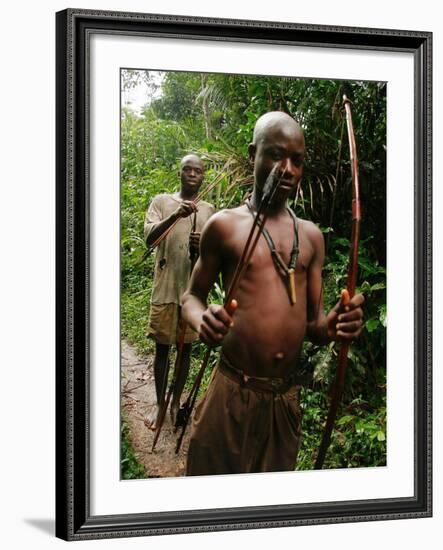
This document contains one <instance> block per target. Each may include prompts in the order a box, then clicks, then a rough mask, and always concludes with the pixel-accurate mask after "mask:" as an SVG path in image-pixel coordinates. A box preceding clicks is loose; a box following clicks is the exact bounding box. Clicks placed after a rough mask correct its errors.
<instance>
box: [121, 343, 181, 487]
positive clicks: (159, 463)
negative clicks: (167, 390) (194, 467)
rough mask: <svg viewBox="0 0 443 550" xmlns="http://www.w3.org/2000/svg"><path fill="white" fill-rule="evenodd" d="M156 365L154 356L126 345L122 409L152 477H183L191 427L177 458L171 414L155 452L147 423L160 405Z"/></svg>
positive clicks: (138, 455) (135, 447)
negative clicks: (157, 395)
mask: <svg viewBox="0 0 443 550" xmlns="http://www.w3.org/2000/svg"><path fill="white" fill-rule="evenodd" d="M152 363H153V357H152V356H145V357H141V356H139V355H137V353H136V351H135V349H134V348H133V347H132V346H131V345H130V344H128V343H127V342H125V341H123V342H122V377H121V389H122V394H121V396H122V409H123V410H124V411H125V412H126V414H127V419H128V423H129V429H130V434H131V435H130V437H131V443H132V446H133V449H134V451H135V453H136V455H137V458H138V460H139V462H140V463H141V464H143V465H144V466H145V468H146V471H147V472H148V475H149V477H172V476H182V475H184V471H185V462H186V454H187V450H188V445H189V431H190V430H189V428H190V426H188V428H187V430H186V434H185V437H184V439H183V442H182V446H181V449H180V452H179V454H178V455H176V454H175V445H176V442H177V434H175V433H174V432H173V427H172V424H171V420H170V417H169V411H168V414H167V415H166V418H165V422H164V424H163V428H162V431H161V434H160V437H159V440H158V441H157V444H156V447H155V450H154V452H153V453H152V452H151V447H152V442H153V440H154V432H153V431H152V430H150V429H148V428H147V427H146V425H145V422H146V419H147V417H148V415H149V414H150V412H151V411H152V410H153V409H154V408H155V404H156V397H155V386H154V372H153V368H152ZM182 399H183V398H182Z"/></svg>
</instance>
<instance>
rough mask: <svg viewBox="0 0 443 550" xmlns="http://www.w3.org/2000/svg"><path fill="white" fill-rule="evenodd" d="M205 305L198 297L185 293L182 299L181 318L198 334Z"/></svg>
mask: <svg viewBox="0 0 443 550" xmlns="http://www.w3.org/2000/svg"><path fill="white" fill-rule="evenodd" d="M206 308H207V304H206V303H205V302H204V301H203V300H202V299H200V298H199V297H198V296H195V295H194V294H191V293H190V292H185V293H184V294H183V297H182V311H181V314H182V317H183V319H184V320H185V321H186V322H187V323H188V324H189V325H190V326H191V327H192V328H193V329H194V330H195V331H196V332H200V325H201V322H202V316H203V313H204V312H205V311H206Z"/></svg>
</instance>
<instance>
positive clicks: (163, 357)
mask: <svg viewBox="0 0 443 550" xmlns="http://www.w3.org/2000/svg"><path fill="white" fill-rule="evenodd" d="M168 371H169V346H168V345H167V344H158V343H156V344H155V357H154V380H155V393H156V395H157V406H156V407H155V409H154V410H153V411H152V412H151V414H150V415H149V416H148V419H147V426H148V428H150V429H151V430H155V427H156V421H157V417H158V413H159V411H160V405H161V404H162V403H163V401H164V399H165V393H166V386H167V384H168Z"/></svg>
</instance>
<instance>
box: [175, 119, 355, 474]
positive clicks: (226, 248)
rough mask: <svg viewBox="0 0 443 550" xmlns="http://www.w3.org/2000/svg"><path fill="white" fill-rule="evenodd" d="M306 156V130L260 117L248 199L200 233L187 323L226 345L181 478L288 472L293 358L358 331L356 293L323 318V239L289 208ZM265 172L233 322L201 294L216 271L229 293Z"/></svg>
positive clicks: (294, 436)
mask: <svg viewBox="0 0 443 550" xmlns="http://www.w3.org/2000/svg"><path fill="white" fill-rule="evenodd" d="M304 154H305V141H304V136H303V132H302V129H301V128H300V126H299V125H298V124H297V123H296V122H295V120H294V119H293V118H291V117H290V116H289V115H287V114H285V113H282V112H272V113H267V114H265V115H263V116H262V117H260V118H259V119H258V121H257V123H256V125H255V129H254V137H253V142H252V143H251V144H250V146H249V155H250V159H251V160H252V161H253V163H254V191H253V194H252V197H251V200H250V201H249V202H248V203H247V204H246V205H243V206H240V207H238V208H234V209H231V210H222V211H221V212H219V213H217V214H216V215H215V216H213V217H212V218H211V220H210V221H209V222H208V224H207V225H206V227H205V230H204V232H203V235H202V241H201V246H200V257H199V259H198V261H197V264H196V266H195V269H194V270H193V273H192V276H191V280H190V283H189V287H188V290H187V291H186V293H185V294H184V296H183V316H184V318H185V319H186V320H187V321H188V322H189V323H190V325H191V326H192V327H193V328H194V329H195V330H196V331H198V333H199V336H200V338H201V339H202V340H203V342H205V343H207V344H209V345H210V346H216V345H221V346H222V348H221V354H220V361H219V364H218V366H217V369H216V371H215V374H214V376H213V377H212V379H211V382H210V384H209V387H208V389H207V391H206V394H205V396H204V398H203V400H202V401H201V402H200V404H199V405H198V407H197V409H196V411H195V415H194V419H193V425H192V432H191V440H190V444H189V451H188V461H187V475H209V474H232V473H248V472H271V471H284V470H293V469H294V468H295V463H296V458H297V452H298V448H299V444H300V436H301V422H300V409H299V390H300V385H299V383H298V382H299V380H298V379H297V374H298V373H297V361H298V357H299V354H300V350H301V346H302V344H303V340H304V339H305V337H307V338H309V339H311V340H312V341H314V342H316V343H319V344H326V343H328V342H330V341H331V340H338V339H346V340H351V339H353V338H355V337H356V336H358V334H359V333H360V331H361V328H362V315H363V313H362V309H361V305H362V303H363V296H362V295H361V294H357V295H355V296H354V298H353V299H352V300H351V301H349V303H348V300H347V299H346V292H345V293H344V295H343V296H342V299H341V300H340V301H339V302H338V303H337V305H336V306H335V307H334V308H333V310H332V311H331V312H330V313H329V314H328V315H326V314H325V312H324V309H323V300H322V276H321V274H322V267H323V261H324V242H323V235H322V233H321V231H320V229H319V228H318V227H317V226H316V225H315V224H314V223H312V222H311V221H308V220H302V219H298V218H296V217H295V214H294V213H293V212H292V211H291V210H289V209H288V208H287V205H286V202H287V199H288V197H289V195H290V194H291V193H293V192H294V190H295V189H296V187H297V184H298V182H299V180H300V178H301V175H302V170H303V160H304ZM273 170H274V172H273ZM271 173H272V174H275V181H279V186H278V188H277V191H276V192H275V195H274V197H273V200H272V202H271V204H270V205H269V207H268V218H267V222H266V229H265V230H264V231H263V232H264V233H265V234H264V235H262V236H261V237H260V239H259V241H258V244H257V247H256V249H255V252H254V254H253V257H252V259H251V261H250V262H249V265H248V266H247V269H246V271H245V274H244V276H243V278H242V279H241V282H240V285H239V287H238V289H237V293H236V296H235V300H233V301H232V302H233V303H231V304H230V305H231V308H230V309H231V311H234V310H235V311H234V314H233V315H232V316H230V315H229V314H228V312H227V311H226V309H225V308H224V307H223V306H220V305H216V304H210V305H209V306H208V304H207V301H206V300H207V296H208V293H209V291H210V289H211V287H212V285H213V283H214V281H215V280H216V278H217V276H218V274H219V273H222V275H223V283H224V287H225V291H226V293H227V292H228V289H229V286H230V283H231V281H232V279H233V277H234V273H235V270H236V266H237V264H238V261H239V259H240V257H241V255H242V251H243V249H244V246H245V242H246V240H247V237H248V235H249V232H250V230H251V226H252V223H253V219H254V217H255V215H256V213H257V210H258V208H259V205H260V202H261V200H262V197H263V190H264V186H265V183H266V181H267V178H268V177H269V176H270V174H271ZM337 290H338V289H337Z"/></svg>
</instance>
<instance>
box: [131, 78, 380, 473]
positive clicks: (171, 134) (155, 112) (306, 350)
mask: <svg viewBox="0 0 443 550" xmlns="http://www.w3.org/2000/svg"><path fill="white" fill-rule="evenodd" d="M162 76H163V78H162V79H161V81H160V80H159V79H158V78H157V79H154V78H153V74H152V73H148V72H145V71H123V73H122V86H123V87H124V88H126V89H128V88H131V86H135V85H137V83H138V82H139V81H140V80H144V81H145V82H146V83H147V84H148V85H149V86H150V87H151V90H154V89H156V93H155V94H153V98H152V99H151V100H150V101H147V104H146V106H145V107H144V109H143V110H142V112H141V113H139V114H138V113H135V112H134V111H132V110H131V109H130V108H128V107H123V109H122V125H121V296H122V303H121V330H122V337H123V338H126V339H127V340H128V341H130V342H131V343H132V344H134V345H135V346H136V347H137V348H138V349H139V351H141V352H149V351H152V350H153V344H152V342H149V341H148V339H147V338H146V337H145V331H146V326H147V318H148V313H149V300H150V292H151V284H152V273H153V262H154V259H153V254H152V253H150V252H149V251H148V250H147V249H146V246H145V243H144V241H143V218H144V213H145V210H146V207H147V206H148V204H149V202H150V200H151V199H152V197H153V196H155V195H157V194H159V193H164V192H174V191H176V190H177V189H178V187H179V178H178V170H179V161H180V159H181V158H182V157H183V156H184V155H185V154H187V153H189V152H196V153H197V154H199V155H200V156H201V157H202V158H203V159H204V162H205V165H206V175H205V181H206V183H208V184H209V183H211V182H212V181H214V180H217V185H216V187H215V188H214V190H213V191H212V193H211V195H210V196H209V197H208V199H207V200H209V201H210V202H212V203H213V204H214V205H215V206H216V208H217V209H220V208H226V207H231V206H237V205H239V204H240V203H241V202H242V201H243V200H244V199H245V197H246V196H247V194H248V193H249V192H250V190H251V187H252V182H253V180H252V176H251V165H250V163H249V161H248V156H247V147H248V144H249V143H250V142H251V139H252V132H253V127H254V124H255V122H256V120H257V118H258V117H259V116H260V115H262V114H263V113H265V112H267V111H271V110H282V111H285V112H287V113H289V114H290V115H292V116H293V117H294V118H295V119H296V120H297V121H298V122H299V123H300V124H301V126H302V127H303V129H304V133H305V141H306V160H305V167H304V174H303V178H302V181H301V183H300V185H299V188H298V190H297V193H296V195H295V196H294V197H293V198H292V200H291V206H292V207H293V209H294V210H295V212H296V214H297V215H298V216H299V217H302V218H307V219H311V220H312V221H314V222H315V223H316V224H317V225H318V226H319V227H320V228H321V230H322V231H323V233H324V236H325V242H326V247H327V255H326V260H325V265H324V270H323V280H324V301H325V308H326V310H329V308H330V307H332V306H333V305H334V304H335V303H336V301H337V299H338V296H339V292H340V289H341V288H344V287H345V286H346V274H347V268H348V257H349V238H350V233H351V193H352V192H351V171H350V159H349V148H348V141H347V133H346V125H345V124H344V117H343V113H342V108H341V98H342V95H343V94H344V93H346V94H347V95H348V97H349V98H350V99H351V100H352V110H353V121H354V129H355V135H356V142H357V147H358V157H359V168H360V185H361V197H362V207H363V220H362V229H361V241H360V249H359V254H360V256H359V279H358V290H359V291H361V292H363V293H364V295H365V298H366V304H365V328H364V331H363V333H362V335H361V336H360V338H359V339H358V341H356V342H355V343H353V344H352V346H351V351H350V355H349V363H348V371H347V377H346V385H345V391H344V397H343V405H342V407H341V410H340V411H339V416H338V421H337V426H336V429H335V430H334V434H333V438H332V444H331V448H330V451H329V452H328V455H327V458H326V462H325V466H324V467H329V468H333V467H334V468H340V467H354V466H378V465H384V464H385V463H386V437H387V435H386V317H387V312H386V217H385V212H386V204H385V203H386V85H385V83H380V82H355V81H352V82H348V81H338V80H336V81H332V80H314V79H296V78H286V77H266V76H265V77H264V76H245V75H225V74H200V73H186V72H169V73H165V74H164V75H162ZM211 298H212V299H213V300H215V301H219V302H220V303H221V301H222V296H221V294H220V292H218V293H213V295H212V296H211ZM337 350H338V348H337V345H336V344H330V345H329V346H323V347H317V346H314V345H313V344H311V343H309V342H307V343H306V344H305V345H304V347H303V352H302V357H301V360H300V361H301V368H302V369H304V370H305V371H306V372H307V373H308V374H309V375H310V382H309V384H308V385H307V386H305V387H304V388H303V394H302V407H303V432H304V437H303V443H302V448H301V451H300V454H299V459H298V464H297V469H311V468H312V467H313V462H314V458H315V453H316V450H317V449H318V445H319V442H320V438H321V433H322V426H323V423H324V421H325V419H326V414H327V407H328V388H329V387H330V384H331V382H332V379H333V376H334V372H335V365H336V356H337ZM202 353H203V346H202V345H201V344H196V345H195V346H194V350H193V368H192V372H191V377H192V374H193V373H195V371H196V369H197V365H198V361H199V357H201V356H202ZM215 355H216V354H213V359H212V365H214V363H215V361H216V359H215V357H214V356H215ZM207 375H208V376H209V371H208V373H207ZM203 386H204V385H203Z"/></svg>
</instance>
